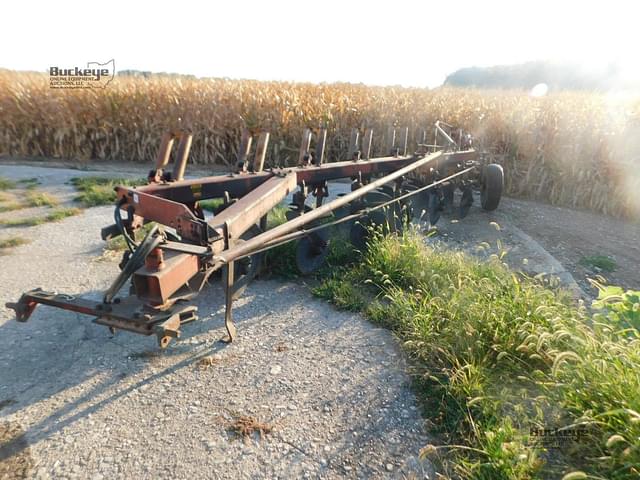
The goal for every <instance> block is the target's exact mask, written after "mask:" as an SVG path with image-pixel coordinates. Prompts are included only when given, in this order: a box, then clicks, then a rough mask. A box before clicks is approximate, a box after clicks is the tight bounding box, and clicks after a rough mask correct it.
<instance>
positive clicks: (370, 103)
mask: <svg viewBox="0 0 640 480" xmlns="http://www.w3.org/2000/svg"><path fill="white" fill-rule="evenodd" d="M438 119H440V120H444V121H446V122H447V123H450V124H452V125H455V126H459V127H461V128H463V129H465V130H467V131H469V132H471V133H472V134H473V135H474V137H475V138H476V148H479V149H481V150H486V151H488V152H490V153H492V154H494V155H495V156H496V158H498V159H499V162H500V163H502V164H503V165H504V167H505V174H506V188H507V193H508V194H510V195H514V196H518V197H524V198H533V199H537V200H543V201H547V202H550V203H552V204H557V205H564V206H570V207H580V208H587V209H591V210H594V211H598V212H603V213H605V214H610V215H615V216H619V217H626V218H636V219H637V218H640V96H638V97H635V98H634V97H629V96H625V97H622V96H613V95H605V94H588V93H556V94H550V95H547V96H546V97H542V98H535V97H531V96H529V95H528V94H527V93H526V92H515V91H509V92H504V91H479V90H466V89H453V88H442V89H436V90H427V89H419V88H401V87H368V86H365V85H354V84H321V85H313V84H295V83H286V82H260V81H252V80H228V79H201V80H191V79H189V80H186V79H181V78H175V77H154V78H151V79H144V78H133V77H116V78H115V79H114V80H113V81H112V82H111V83H110V84H109V85H108V86H107V87H106V88H104V89H84V90H54V89H50V88H49V85H48V76H47V75H45V74H37V73H17V72H11V71H6V70H4V71H0V155H1V156H19V157H34V156H35V157H49V158H60V159H71V160H79V161H96V162H99V161H104V160H114V161H122V160H124V161H133V162H151V161H152V160H153V159H154V158H155V155H156V152H157V149H158V146H159V144H160V138H161V136H162V134H163V132H164V131H166V130H169V129H186V130H189V131H191V132H192V133H193V145H192V150H191V159H190V161H191V162H194V163H198V164H218V165H232V164H233V163H234V160H235V156H236V151H237V148H238V144H239V140H240V135H241V131H242V129H243V127H244V126H245V125H247V126H248V127H250V128H263V129H266V130H269V131H270V132H271V145H270V148H269V152H268V156H267V165H275V166H278V165H286V164H291V163H292V162H294V161H296V159H297V150H298V148H299V144H300V141H301V138H302V132H303V129H304V128H305V127H307V126H311V127H316V126H319V125H326V126H327V128H328V139H327V155H328V160H329V161H333V160H337V159H344V158H346V153H347V149H348V142H349V134H350V130H351V128H353V127H364V126H366V127H371V128H373V129H374V152H373V153H374V154H376V155H381V154H385V153H386V152H385V151H384V148H383V145H385V138H384V135H383V132H386V131H387V129H388V127H389V126H390V125H393V124H396V125H398V126H403V127H404V126H408V127H409V132H410V134H409V135H410V136H409V138H410V147H415V145H416V143H417V141H418V140H419V139H420V140H421V135H422V131H423V130H425V129H427V130H428V131H429V132H431V131H432V128H431V127H432V125H433V124H434V122H435V121H436V120H438Z"/></svg>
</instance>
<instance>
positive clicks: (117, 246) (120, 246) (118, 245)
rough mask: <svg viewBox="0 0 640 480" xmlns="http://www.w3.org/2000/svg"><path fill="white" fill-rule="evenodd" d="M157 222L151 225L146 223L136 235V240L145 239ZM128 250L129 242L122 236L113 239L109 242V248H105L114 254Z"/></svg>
mask: <svg viewBox="0 0 640 480" xmlns="http://www.w3.org/2000/svg"><path fill="white" fill-rule="evenodd" d="M155 224H156V223H155V222H149V223H145V224H144V225H143V226H142V228H140V229H139V230H138V231H137V232H136V235H135V237H136V238H135V239H136V240H141V239H143V238H144V236H145V235H146V234H147V233H149V231H150V230H151V229H152V228H153V226H154V225H155ZM126 248H127V242H126V241H125V239H124V237H123V236H122V235H118V236H117V237H115V238H111V239H109V240H107V246H106V247H105V249H106V250H111V251H114V252H119V251H121V250H125V249H126Z"/></svg>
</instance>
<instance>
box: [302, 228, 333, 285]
mask: <svg viewBox="0 0 640 480" xmlns="http://www.w3.org/2000/svg"><path fill="white" fill-rule="evenodd" d="M327 255H329V239H328V235H327V231H326V230H318V231H316V232H313V233H311V234H310V235H308V236H306V237H303V238H302V239H300V241H299V242H298V245H297V246H296V267H297V268H298V271H299V272H300V273H301V274H302V275H310V274H312V273H313V272H315V271H317V270H318V269H319V268H320V267H321V266H322V265H323V264H324V262H325V260H326V259H327Z"/></svg>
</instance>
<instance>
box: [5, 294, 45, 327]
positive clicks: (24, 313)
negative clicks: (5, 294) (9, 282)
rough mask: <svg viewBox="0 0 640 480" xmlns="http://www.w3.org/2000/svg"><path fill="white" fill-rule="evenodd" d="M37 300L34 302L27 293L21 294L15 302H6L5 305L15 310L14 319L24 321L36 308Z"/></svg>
mask: <svg viewBox="0 0 640 480" xmlns="http://www.w3.org/2000/svg"><path fill="white" fill-rule="evenodd" d="M37 305H38V302H35V301H34V300H33V299H31V298H30V297H29V296H28V295H22V296H21V297H20V300H18V301H17V302H7V303H5V307H7V308H10V309H12V310H14V311H15V312H16V320H17V321H18V322H26V321H27V320H29V317H30V316H31V314H32V313H33V311H34V310H35V309H36V306H37Z"/></svg>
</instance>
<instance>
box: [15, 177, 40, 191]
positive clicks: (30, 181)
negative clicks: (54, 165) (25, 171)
mask: <svg viewBox="0 0 640 480" xmlns="http://www.w3.org/2000/svg"><path fill="white" fill-rule="evenodd" d="M18 183H19V184H20V185H22V186H24V187H25V188H26V189H27V190H32V189H34V188H36V187H37V186H38V185H40V180H38V179H37V178H35V177H33V178H23V179H21V180H18Z"/></svg>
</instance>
